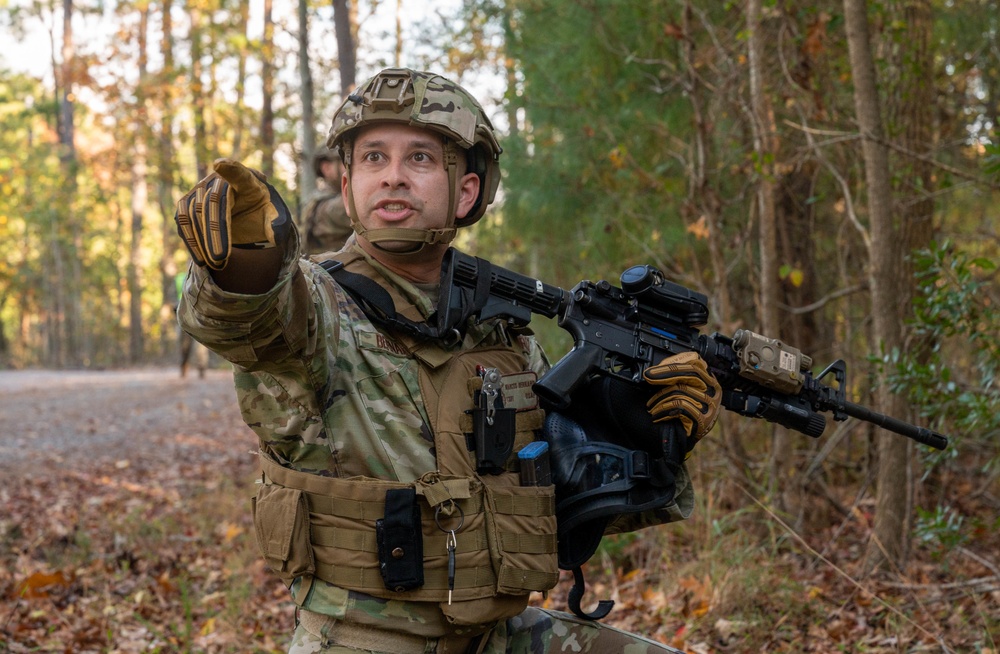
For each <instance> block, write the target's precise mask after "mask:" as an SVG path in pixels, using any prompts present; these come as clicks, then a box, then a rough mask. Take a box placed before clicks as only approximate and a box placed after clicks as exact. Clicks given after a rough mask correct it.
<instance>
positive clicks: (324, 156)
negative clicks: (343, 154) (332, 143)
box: [312, 144, 340, 192]
mask: <svg viewBox="0 0 1000 654" xmlns="http://www.w3.org/2000/svg"><path fill="white" fill-rule="evenodd" d="M328 161H333V162H338V163H339V162H340V156H339V155H338V154H337V153H336V152H335V151H334V150H331V149H330V148H329V146H327V145H325V144H324V145H321V146H319V147H317V148H316V152H315V153H314V154H313V157H312V166H313V172H314V173H316V177H317V178H322V177H323V164H324V163H325V162H328ZM337 191H338V192H339V191H340V188H339V187H338V188H337Z"/></svg>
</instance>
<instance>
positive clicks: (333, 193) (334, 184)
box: [298, 145, 354, 254]
mask: <svg viewBox="0 0 1000 654" xmlns="http://www.w3.org/2000/svg"><path fill="white" fill-rule="evenodd" d="M313 167H314V168H315V169H316V179H317V181H318V182H319V185H320V188H319V189H318V191H317V193H316V194H315V195H314V196H313V197H312V198H311V199H310V200H309V202H307V203H306V206H305V208H304V209H303V210H302V215H301V216H300V217H299V224H298V228H299V234H301V238H302V251H303V252H304V253H305V254H322V253H324V252H336V251H337V250H339V249H340V248H342V247H343V246H344V243H345V242H346V241H347V238H348V237H349V236H350V235H351V234H352V233H353V232H354V230H353V229H352V228H351V219H350V218H349V217H348V216H347V210H346V209H345V208H344V201H343V199H341V196H340V178H341V176H342V175H343V174H344V164H343V163H342V162H341V161H340V157H339V156H338V155H337V154H336V153H335V152H333V151H332V150H331V149H330V148H328V147H327V146H325V145H324V146H321V147H320V148H319V149H318V150H317V151H316V155H315V156H314V157H313Z"/></svg>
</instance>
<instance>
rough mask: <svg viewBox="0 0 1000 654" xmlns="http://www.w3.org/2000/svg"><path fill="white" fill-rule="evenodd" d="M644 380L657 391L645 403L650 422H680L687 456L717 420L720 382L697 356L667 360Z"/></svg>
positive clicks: (653, 368) (676, 356) (653, 367)
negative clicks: (685, 437)
mask: <svg viewBox="0 0 1000 654" xmlns="http://www.w3.org/2000/svg"><path fill="white" fill-rule="evenodd" d="M643 378H644V379H645V380H646V382H648V383H650V384H652V385H653V386H657V387H660V388H659V389H658V390H657V391H656V393H654V394H653V397H651V398H650V399H649V402H647V403H646V409H647V410H648V411H649V414H650V415H651V416H652V417H653V422H666V421H668V420H678V421H680V423H681V426H682V427H683V429H684V433H685V435H686V436H687V442H686V449H685V452H690V451H691V450H692V449H693V448H694V446H695V445H696V444H697V443H698V441H699V440H700V439H701V438H702V436H704V435H705V434H707V433H708V432H709V431H710V430H711V429H712V426H713V425H714V424H715V420H716V418H718V416H719V406H720V403H721V402H722V387H720V386H719V382H717V381H715V377H713V376H712V374H711V373H710V372H708V366H707V365H706V364H705V361H704V360H703V359H702V358H701V357H700V356H698V354H697V353H696V352H682V353H680V354H675V355H673V356H670V357H667V358H666V359H664V360H663V361H661V362H660V363H658V364H656V365H655V366H650V367H649V368H648V369H647V370H646V372H644V373H643Z"/></svg>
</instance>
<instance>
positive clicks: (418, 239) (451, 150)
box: [346, 139, 458, 256]
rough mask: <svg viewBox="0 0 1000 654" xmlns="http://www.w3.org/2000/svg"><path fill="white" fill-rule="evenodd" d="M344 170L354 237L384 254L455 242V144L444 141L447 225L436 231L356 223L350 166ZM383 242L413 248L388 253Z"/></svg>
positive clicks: (415, 251) (420, 249)
mask: <svg viewBox="0 0 1000 654" xmlns="http://www.w3.org/2000/svg"><path fill="white" fill-rule="evenodd" d="M346 168H347V202H348V204H349V205H350V209H351V214H350V218H351V227H352V228H353V229H354V233H355V234H357V235H358V236H364V237H365V240H367V241H368V242H369V243H371V244H372V245H373V246H375V247H376V248H378V249H379V250H381V251H382V252H385V253H386V254H391V255H398V256H409V255H413V254H417V253H418V252H421V251H422V250H423V249H424V248H425V247H427V246H428V245H438V244H447V243H451V242H452V241H453V240H455V236H456V235H457V234H458V228H456V227H455V210H456V207H457V206H458V153H457V152H456V148H455V144H454V143H452V142H451V141H450V140H448V139H445V142H444V169H445V170H446V171H447V173H448V213H447V216H448V225H447V226H446V227H443V228H440V229H419V228H416V227H380V228H378V229H368V228H366V227H365V226H364V225H362V224H361V222H360V221H359V220H358V209H357V206H356V205H355V204H354V190H353V187H352V185H351V164H350V163H349V162H348V163H347V164H346ZM383 241H393V242H396V243H398V242H400V241H402V242H404V243H412V244H413V247H412V248H410V249H406V250H394V249H393V250H390V249H387V248H384V247H382V246H380V245H379V243H381V242H383Z"/></svg>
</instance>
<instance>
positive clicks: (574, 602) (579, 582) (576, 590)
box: [568, 566, 615, 620]
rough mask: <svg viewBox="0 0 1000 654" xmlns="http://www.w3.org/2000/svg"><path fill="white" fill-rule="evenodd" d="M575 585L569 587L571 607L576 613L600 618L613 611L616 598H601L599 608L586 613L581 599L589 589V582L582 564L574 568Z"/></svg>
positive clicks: (586, 618)
mask: <svg viewBox="0 0 1000 654" xmlns="http://www.w3.org/2000/svg"><path fill="white" fill-rule="evenodd" d="M573 581H574V584H573V587H572V588H570V589H569V600H568V604H569V608H570V610H571V611H572V612H573V613H574V614H576V616H577V617H579V618H582V619H584V620H600V619H601V618H603V617H605V616H607V615H608V613H611V609H612V607H614V605H615V602H614V600H600V601H598V602H597V608H596V609H594V610H593V611H592V612H591V613H584V612H583V609H582V608H581V607H580V600H582V599H583V594H584V593H585V592H586V590H587V584H585V583H584V581H583V569H582V568H580V566H576V567H575V568H573Z"/></svg>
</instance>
